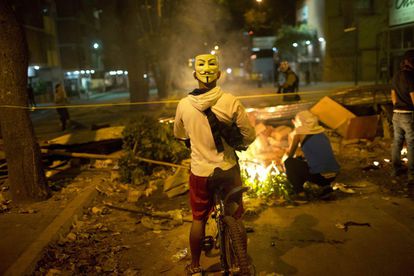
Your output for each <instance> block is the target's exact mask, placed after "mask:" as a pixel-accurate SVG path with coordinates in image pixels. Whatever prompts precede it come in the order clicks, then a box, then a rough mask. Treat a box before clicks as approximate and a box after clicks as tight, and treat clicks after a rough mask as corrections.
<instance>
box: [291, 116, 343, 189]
mask: <svg viewBox="0 0 414 276" xmlns="http://www.w3.org/2000/svg"><path fill="white" fill-rule="evenodd" d="M293 124H294V126H295V129H294V131H293V132H292V133H291V137H292V139H291V140H292V141H291V143H290V146H289V149H288V151H287V153H286V155H285V156H284V158H283V159H284V166H285V170H286V176H287V178H288V180H289V182H290V183H291V184H292V185H293V189H294V191H295V192H296V193H297V194H301V193H302V192H304V189H303V186H304V183H305V182H307V181H309V182H311V183H314V184H317V185H318V186H319V187H320V188H321V189H320V193H319V195H320V196H321V197H324V196H327V195H329V194H330V193H331V192H332V191H333V189H332V187H331V185H330V184H331V183H332V181H334V180H335V178H336V176H337V175H338V173H339V170H340V166H339V164H338V162H337V161H336V159H335V156H334V153H333V151H332V147H331V143H330V141H329V138H328V137H327V136H326V135H325V133H324V131H325V130H324V128H323V127H321V126H320V125H319V124H318V118H317V117H316V116H315V115H314V114H313V113H311V112H310V111H309V110H304V111H301V112H299V113H297V114H296V116H295V119H294V120H293ZM298 146H300V147H301V149H302V152H303V154H304V158H300V157H295V154H296V151H297V149H298Z"/></svg>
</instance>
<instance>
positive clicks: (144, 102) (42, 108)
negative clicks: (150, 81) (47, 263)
mask: <svg viewBox="0 0 414 276" xmlns="http://www.w3.org/2000/svg"><path fill="white" fill-rule="evenodd" d="M321 93H326V94H330V93H332V92H330V91H327V90H321V91H305V92H297V93H293V92H292V93H270V94H260V95H246V96H236V98H237V99H239V100H243V99H244V100H245V99H255V98H266V97H283V96H286V95H287V94H297V95H312V94H321ZM179 101H180V100H162V101H143V102H132V103H102V104H74V105H53V106H41V107H30V106H19V105H0V108H16V109H27V110H29V111H35V110H47V109H56V108H70V109H72V108H98V107H112V106H133V105H154V104H176V103H178V102H179Z"/></svg>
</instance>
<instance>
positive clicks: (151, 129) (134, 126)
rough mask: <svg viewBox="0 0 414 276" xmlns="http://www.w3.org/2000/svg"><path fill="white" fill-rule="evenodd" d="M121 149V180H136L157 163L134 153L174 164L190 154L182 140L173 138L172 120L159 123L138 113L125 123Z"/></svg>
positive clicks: (151, 170)
mask: <svg viewBox="0 0 414 276" xmlns="http://www.w3.org/2000/svg"><path fill="white" fill-rule="evenodd" d="M123 149H124V151H125V155H124V156H123V157H122V158H121V160H120V162H119V167H120V176H121V181H123V182H131V181H134V182H136V181H137V179H139V178H141V177H144V176H148V175H151V174H152V172H153V170H154V168H155V167H157V166H159V165H156V164H152V163H148V162H142V161H138V160H137V159H136V158H135V157H142V158H147V159H151V160H156V161H164V162H170V163H176V164H177V163H180V162H181V161H182V160H184V159H187V158H189V156H190V151H189V149H187V148H186V147H185V145H184V143H183V142H181V141H179V140H177V139H175V138H174V134H173V124H171V123H160V122H158V120H156V119H155V118H151V117H149V116H139V117H137V118H136V119H135V120H134V121H132V122H130V123H129V124H128V125H127V126H126V127H125V129H124V131H123Z"/></svg>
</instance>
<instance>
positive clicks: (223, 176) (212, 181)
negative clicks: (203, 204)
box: [207, 168, 233, 193]
mask: <svg viewBox="0 0 414 276" xmlns="http://www.w3.org/2000/svg"><path fill="white" fill-rule="evenodd" d="M231 182H233V175H232V173H230V172H229V170H228V171H224V170H222V169H220V168H215V169H214V171H213V173H212V174H211V175H210V176H209V178H208V183H207V188H208V190H210V191H214V192H215V193H216V192H219V193H220V192H221V191H222V190H223V186H224V185H226V184H227V183H231Z"/></svg>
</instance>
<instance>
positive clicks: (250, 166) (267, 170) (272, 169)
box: [240, 160, 281, 182]
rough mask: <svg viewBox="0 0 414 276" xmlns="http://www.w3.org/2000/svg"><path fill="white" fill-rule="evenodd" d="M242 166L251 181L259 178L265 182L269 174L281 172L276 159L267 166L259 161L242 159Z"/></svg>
mask: <svg viewBox="0 0 414 276" xmlns="http://www.w3.org/2000/svg"><path fill="white" fill-rule="evenodd" d="M240 166H241V168H242V169H244V170H246V172H247V174H248V175H249V179H250V180H251V181H254V180H258V181H259V182H264V181H265V180H266V178H267V177H268V176H269V175H279V174H281V172H280V170H279V169H278V167H277V166H276V164H275V162H274V161H272V163H271V164H270V165H268V166H267V167H266V166H265V165H263V164H261V163H258V162H257V161H253V162H249V161H246V160H244V161H243V160H241V161H240Z"/></svg>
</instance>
